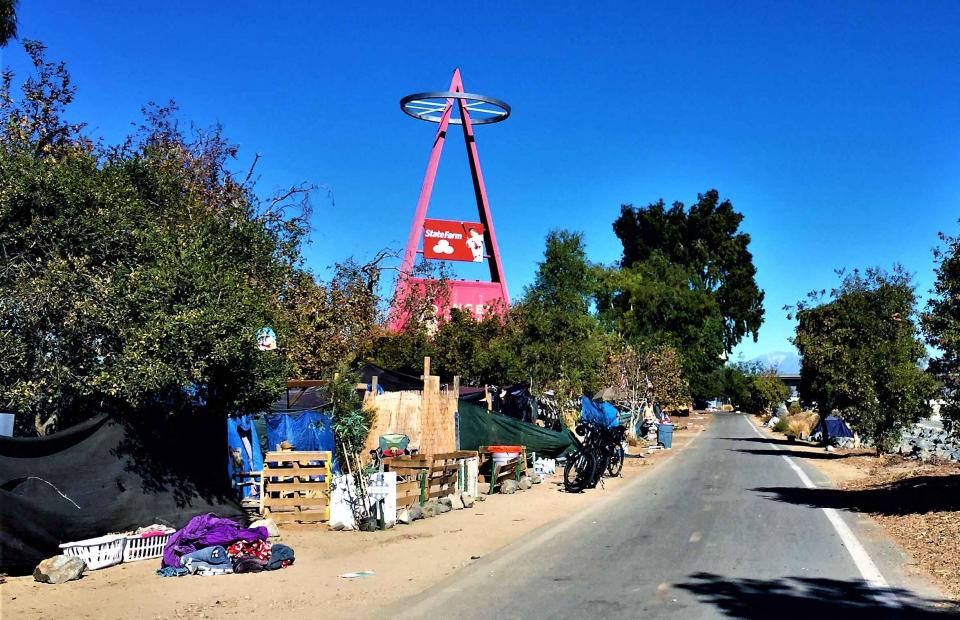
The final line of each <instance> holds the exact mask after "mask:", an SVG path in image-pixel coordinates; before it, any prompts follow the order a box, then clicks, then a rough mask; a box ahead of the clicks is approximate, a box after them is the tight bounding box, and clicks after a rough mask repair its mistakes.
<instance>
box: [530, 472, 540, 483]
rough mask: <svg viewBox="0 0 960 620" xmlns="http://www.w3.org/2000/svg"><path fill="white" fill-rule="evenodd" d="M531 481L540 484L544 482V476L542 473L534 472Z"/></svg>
mask: <svg viewBox="0 0 960 620" xmlns="http://www.w3.org/2000/svg"><path fill="white" fill-rule="evenodd" d="M530 482H532V483H534V484H540V483H542V482H543V476H541V475H540V474H534V475H533V476H531V477H530Z"/></svg>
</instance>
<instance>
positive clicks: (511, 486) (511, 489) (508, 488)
mask: <svg viewBox="0 0 960 620" xmlns="http://www.w3.org/2000/svg"><path fill="white" fill-rule="evenodd" d="M516 492H517V481H516V480H504V481H503V482H501V483H500V493H502V494H503V495H513V494H514V493H516Z"/></svg>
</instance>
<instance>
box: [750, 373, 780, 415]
mask: <svg viewBox="0 0 960 620" xmlns="http://www.w3.org/2000/svg"><path fill="white" fill-rule="evenodd" d="M789 397H790V388H789V387H787V384H786V383H784V382H783V380H782V379H781V378H780V377H778V376H777V371H776V369H773V368H770V369H767V370H765V371H763V372H761V373H759V374H757V375H754V376H751V377H750V386H749V390H748V392H747V397H746V399H745V400H744V401H741V405H742V407H743V409H744V410H745V411H747V412H749V413H768V412H770V411H771V410H772V409H773V408H774V407H776V406H777V405H779V404H780V403H782V402H784V401H786V400H787V398H789Z"/></svg>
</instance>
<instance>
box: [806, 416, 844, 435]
mask: <svg viewBox="0 0 960 620" xmlns="http://www.w3.org/2000/svg"><path fill="white" fill-rule="evenodd" d="M824 422H826V424H827V437H830V438H834V437H851V438H852V437H853V431H851V430H850V427H849V426H847V423H846V422H844V421H843V420H841V419H840V418H838V417H837V416H833V415H830V416H827V417H826V420H824V419H823V418H821V419H820V421H819V422H818V423H817V426H816V427H815V428H814V429H813V432H812V433H811V436H812V435H816V434H818V433H819V434H820V436H821V437H823V424H824Z"/></svg>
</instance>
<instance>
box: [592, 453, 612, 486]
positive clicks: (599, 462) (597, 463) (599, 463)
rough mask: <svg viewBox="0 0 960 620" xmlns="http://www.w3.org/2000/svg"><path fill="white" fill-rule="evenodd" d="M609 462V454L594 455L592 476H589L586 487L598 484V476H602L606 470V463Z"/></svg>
mask: <svg viewBox="0 0 960 620" xmlns="http://www.w3.org/2000/svg"><path fill="white" fill-rule="evenodd" d="M609 462H610V455H609V454H605V455H603V456H601V457H600V458H597V457H594V467H593V476H591V478H590V482H589V484H587V488H588V489H593V488H596V486H597V485H598V484H600V478H603V472H605V471H606V470H607V464H608V463H609Z"/></svg>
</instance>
